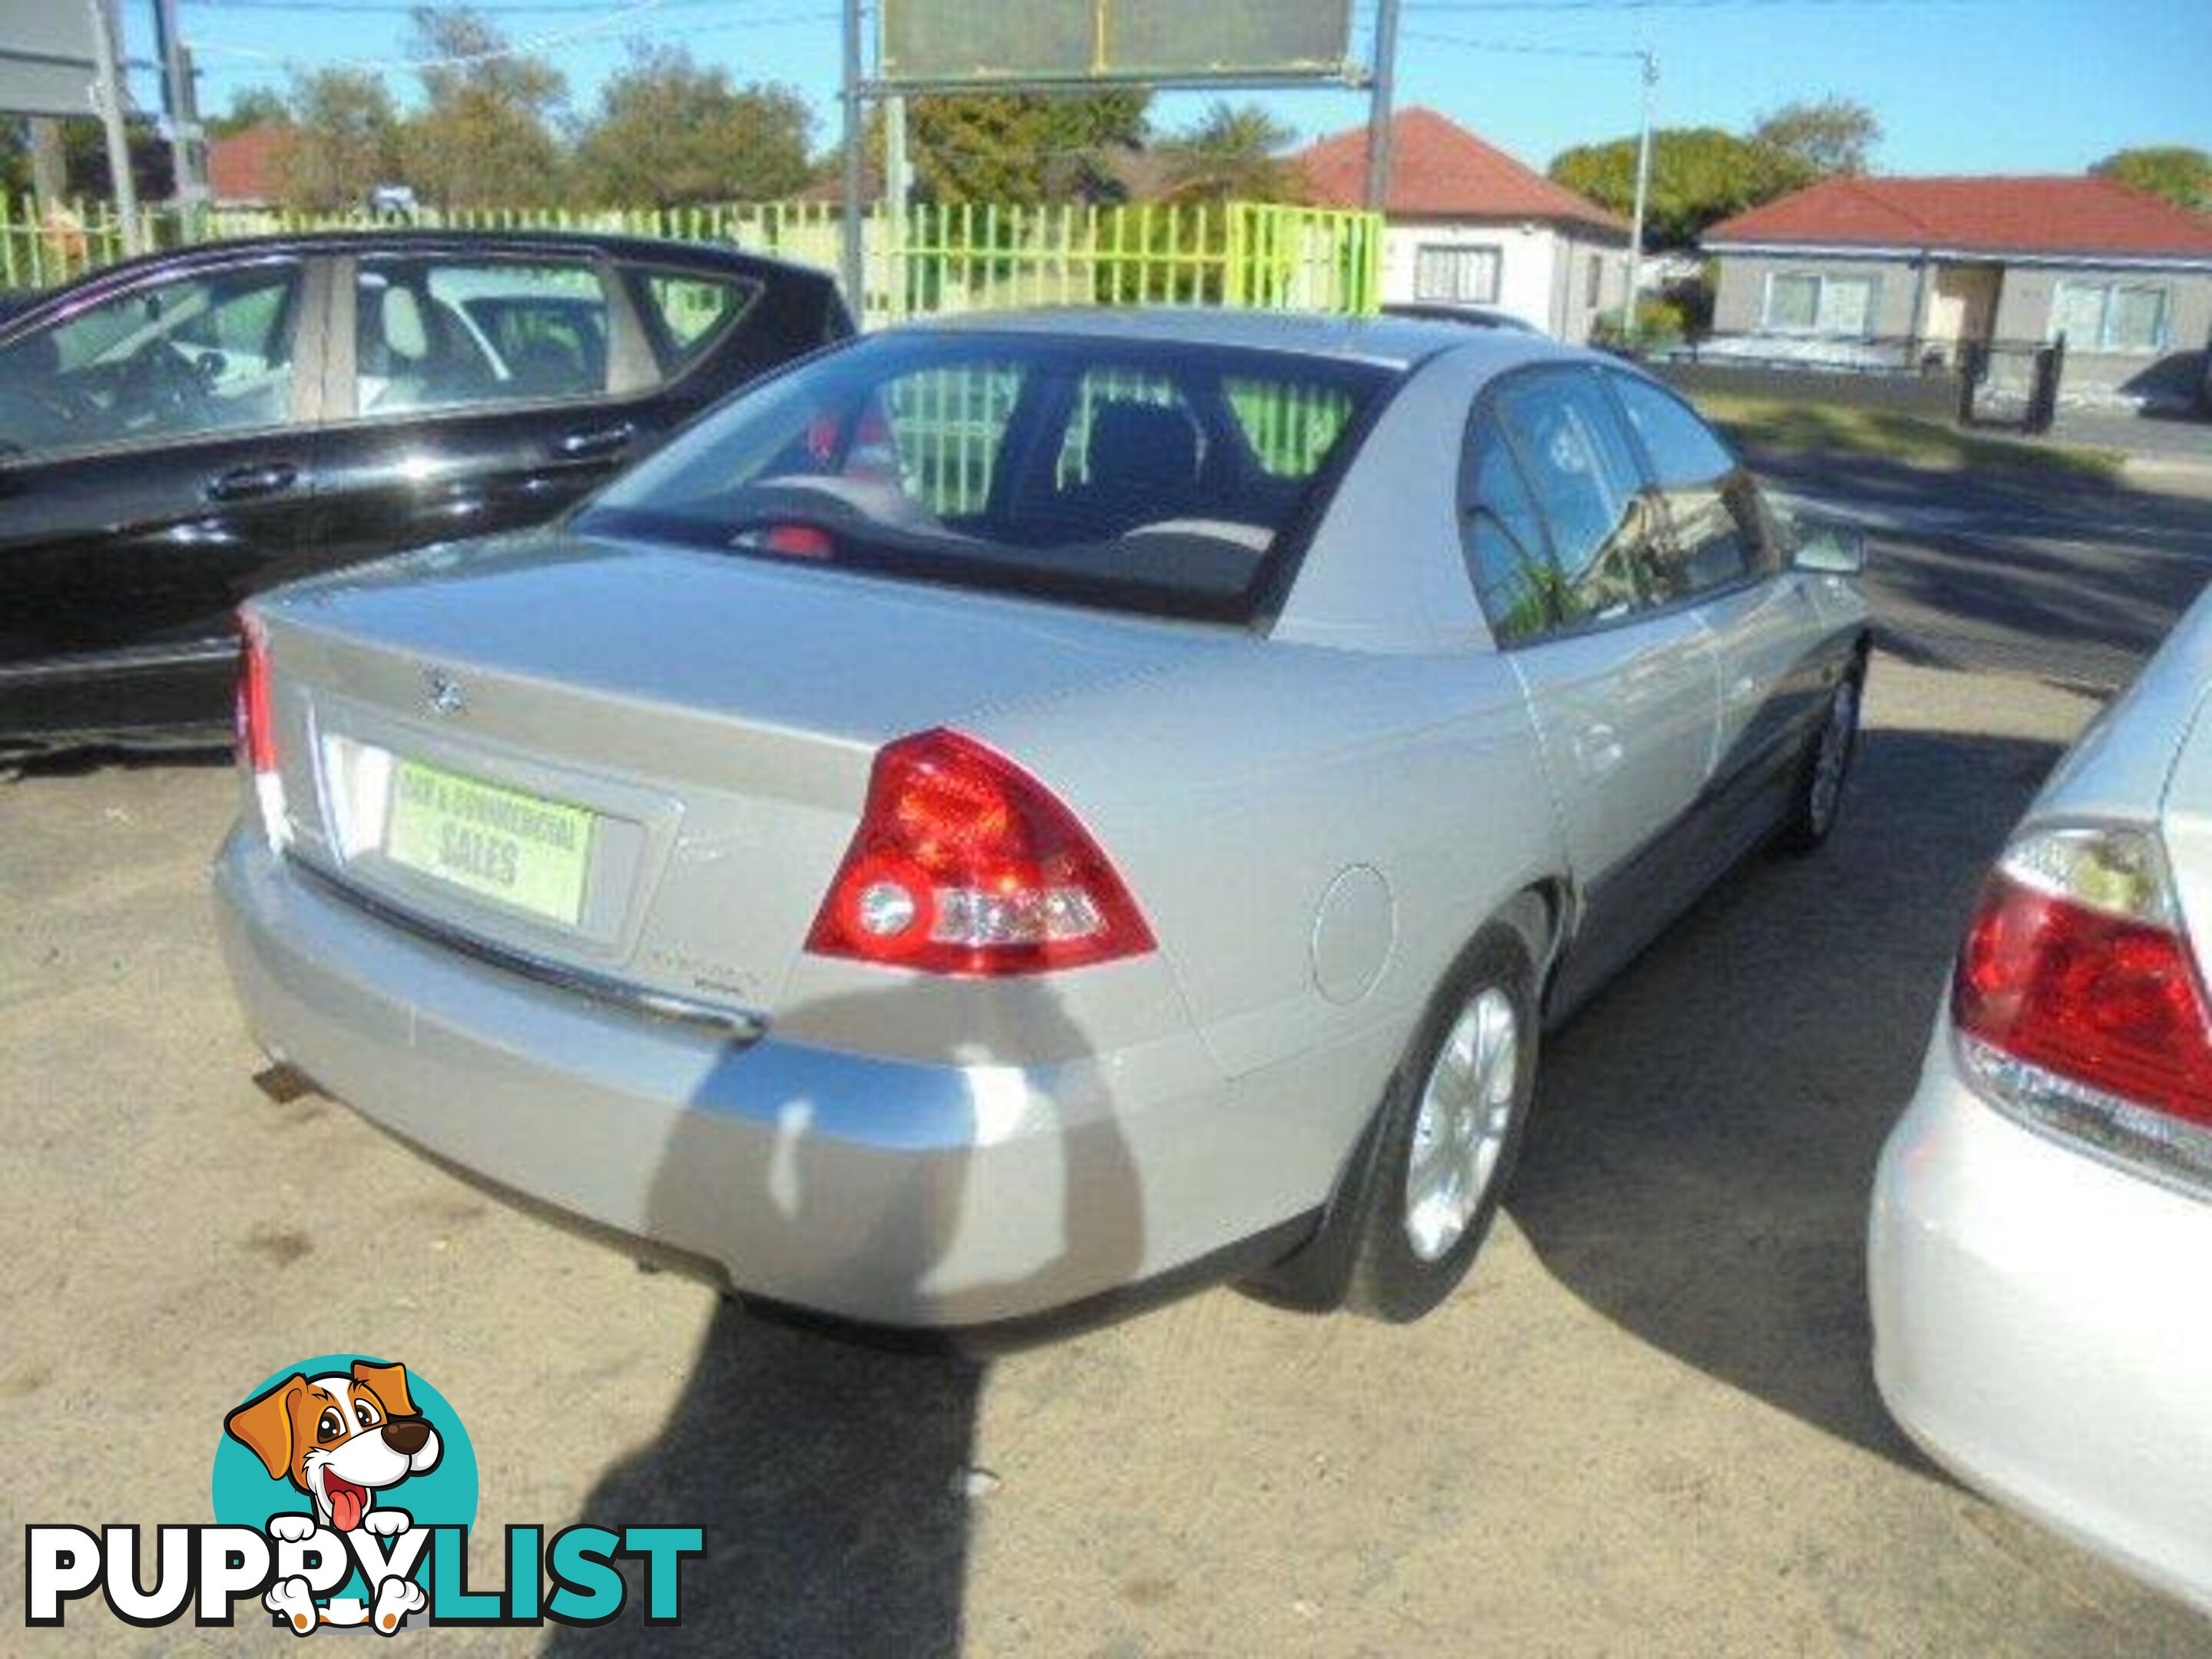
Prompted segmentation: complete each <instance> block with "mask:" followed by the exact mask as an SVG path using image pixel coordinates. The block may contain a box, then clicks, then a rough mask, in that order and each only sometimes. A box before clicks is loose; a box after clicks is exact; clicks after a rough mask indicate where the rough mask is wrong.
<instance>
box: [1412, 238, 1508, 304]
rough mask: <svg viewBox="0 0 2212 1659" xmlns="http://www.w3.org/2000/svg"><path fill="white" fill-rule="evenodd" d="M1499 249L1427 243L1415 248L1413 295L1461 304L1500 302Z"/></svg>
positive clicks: (1423, 298) (1419, 298)
mask: <svg viewBox="0 0 2212 1659" xmlns="http://www.w3.org/2000/svg"><path fill="white" fill-rule="evenodd" d="M1498 264H1499V254H1498V250H1497V249H1496V248H1494V247H1455V246H1452V245H1450V244H1449V243H1443V242H1424V243H1423V244H1422V245H1421V246H1419V247H1418V248H1416V249H1414V250H1413V297H1414V298H1415V299H1416V300H1443V301H1450V302H1452V303H1455V304H1458V305H1469V306H1494V305H1496V304H1497V303H1498Z"/></svg>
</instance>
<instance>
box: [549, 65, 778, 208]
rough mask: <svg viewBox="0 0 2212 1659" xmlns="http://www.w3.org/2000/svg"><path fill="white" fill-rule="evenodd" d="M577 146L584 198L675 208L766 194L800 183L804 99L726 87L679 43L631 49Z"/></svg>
mask: <svg viewBox="0 0 2212 1659" xmlns="http://www.w3.org/2000/svg"><path fill="white" fill-rule="evenodd" d="M629 51H630V56H629V64H628V65H627V66H626V67H625V68H623V69H622V70H619V71H617V73H616V74H615V75H614V76H611V78H610V79H609V80H608V82H607V83H606V85H605V88H602V89H601V91H600V94H599V114H598V115H597V116H596V117H595V118H593V120H592V124H591V125H590V126H589V127H587V128H586V130H585V132H584V136H583V138H582V141H581V142H580V143H579V144H578V146H577V149H576V158H575V181H574V193H575V194H576V195H578V196H580V197H582V198H584V199H585V200H586V201H592V202H600V203H613V204H622V205H624V206H631V205H644V204H650V205H653V206H656V207H666V206H671V205H674V204H678V203H684V202H738V201H770V200H774V199H775V197H781V196H788V195H790V194H792V193H793V191H797V190H798V189H799V187H800V186H801V185H805V183H806V182H807V179H808V178H809V177H810V176H811V169H810V168H809V166H808V163H807V150H806V139H807V128H808V125H809V120H808V116H807V112H806V102H805V100H804V99H803V98H801V97H800V96H799V94H798V93H796V92H794V91H793V90H792V89H791V88H788V87H778V86H758V85H756V86H747V87H734V86H732V84H731V81H730V76H729V71H728V70H724V69H720V68H712V69H710V68H707V67H705V66H703V65H702V64H698V63H697V62H696V61H695V60H694V59H693V58H692V57H691V54H690V52H686V51H684V49H683V48H682V47H680V46H674V47H671V46H647V45H645V44H644V43H643V42H633V43H632V44H631V46H630V49H629Z"/></svg>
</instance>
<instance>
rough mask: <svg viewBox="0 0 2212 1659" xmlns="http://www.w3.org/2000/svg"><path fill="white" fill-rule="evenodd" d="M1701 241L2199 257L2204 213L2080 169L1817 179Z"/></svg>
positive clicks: (2203, 249)
mask: <svg viewBox="0 0 2212 1659" xmlns="http://www.w3.org/2000/svg"><path fill="white" fill-rule="evenodd" d="M1730 242H1789V243H1800V244H1809V245H1812V246H1839V247H1905V248H1955V249H1958V250H1960V252H1972V253H2039V254H2065V253H2082V254H2100V253H2101V254H2113V255H2120V256H2124V257H2128V258H2156V257H2159V256H2161V255H2164V256H2167V257H2180V258H2208V257H2212V218H2208V217H2206V216H2203V215H2202V214H2197V213H2191V212H2190V211H2189V210H2187V209H2185V208H2179V207H2176V206H2174V205H2173V204H2172V203H2171V202H2167V201H2164V200H2162V199H2160V197H2155V196H2150V195H2146V194H2145V193H2144V192H2142V191H2138V190H2130V189H2129V188H2128V186H2126V185H2122V184H2117V183H2115V182H2114V181H2113V180H2112V179H2099V178H2094V177H2091V176H2088V175H2086V174H2085V175H2081V176H2078V177H2075V176H2058V177H2050V178H1982V179H1823V180H1821V182H1820V183H1819V184H1817V185H1810V186H1808V187H1807V188H1806V189H1804V190H1801V191H1796V192H1794V193H1793V194H1791V195H1788V196H1784V197H1779V198H1778V199H1777V200H1775V201H1771V202H1769V203H1767V204H1765V206H1764V207H1755V208H1753V209H1752V210H1750V211H1749V212H1747V213H1739V214H1737V215H1736V216H1735V217H1734V218H1733V219H1723V220H1722V221H1721V222H1719V223H1718V224H1717V225H1714V226H1713V227H1711V228H1710V229H1708V230H1707V231H1706V232H1705V243H1706V245H1707V246H1715V245H1719V244H1726V243H1730Z"/></svg>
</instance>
